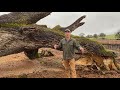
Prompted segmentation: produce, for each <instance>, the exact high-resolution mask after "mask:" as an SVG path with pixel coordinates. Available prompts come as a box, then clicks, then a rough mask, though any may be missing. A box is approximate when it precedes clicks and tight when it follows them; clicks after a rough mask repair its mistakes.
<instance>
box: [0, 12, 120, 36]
mask: <svg viewBox="0 0 120 90" xmlns="http://www.w3.org/2000/svg"><path fill="white" fill-rule="evenodd" d="M6 13H8V12H0V15H2V14H6ZM82 15H86V16H87V17H86V19H84V20H83V21H85V22H86V23H85V24H84V25H83V26H82V27H79V28H78V29H76V30H75V31H74V32H73V34H74V35H79V34H80V33H85V34H86V35H87V34H94V33H97V34H99V33H101V32H103V33H106V34H112V33H115V32H117V31H118V30H119V29H120V12H53V13H52V14H51V15H49V16H47V17H46V18H44V19H42V20H40V21H39V22H37V24H46V25H47V26H48V27H50V28H53V27H54V26H56V25H61V26H63V27H64V26H68V25H70V24H71V23H73V22H74V21H75V20H76V19H78V18H79V17H80V16H82Z"/></svg>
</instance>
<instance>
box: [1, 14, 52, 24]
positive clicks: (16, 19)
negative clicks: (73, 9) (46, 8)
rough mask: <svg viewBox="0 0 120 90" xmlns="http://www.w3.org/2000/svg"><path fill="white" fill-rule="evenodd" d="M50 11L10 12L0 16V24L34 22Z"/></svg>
mask: <svg viewBox="0 0 120 90" xmlns="http://www.w3.org/2000/svg"><path fill="white" fill-rule="evenodd" d="M50 13H51V12H12V13H9V14H5V15H2V16H0V24H5V23H17V24H20V23H21V24H34V23H36V22H37V21H39V20H40V19H42V18H44V17H46V16H48V15H50Z"/></svg>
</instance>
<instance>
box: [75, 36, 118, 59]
mask: <svg viewBox="0 0 120 90" xmlns="http://www.w3.org/2000/svg"><path fill="white" fill-rule="evenodd" d="M76 39H77V40H78V41H79V43H80V45H81V46H82V47H84V48H85V49H87V51H88V52H90V53H92V54H96V55H98V56H103V57H113V58H115V57H116V54H115V53H114V52H112V51H108V50H106V49H105V47H104V46H103V45H102V44H101V43H99V42H97V41H93V40H90V39H87V38H84V37H81V38H76Z"/></svg>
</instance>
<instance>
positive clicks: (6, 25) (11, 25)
mask: <svg viewBox="0 0 120 90" xmlns="http://www.w3.org/2000/svg"><path fill="white" fill-rule="evenodd" d="M21 26H27V25H26V24H17V23H5V24H0V27H6V28H9V27H11V28H14V27H21Z"/></svg>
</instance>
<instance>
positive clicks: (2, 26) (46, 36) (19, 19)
mask: <svg viewBox="0 0 120 90" xmlns="http://www.w3.org/2000/svg"><path fill="white" fill-rule="evenodd" d="M50 13H51V12H12V13H10V14H6V15H2V16H0V57H1V56H6V55H10V54H15V53H19V52H24V53H25V55H26V56H27V57H28V58H29V59H34V58H38V57H39V55H38V49H39V48H43V47H48V48H53V46H54V44H58V43H59V41H60V40H61V39H62V38H64V30H65V29H67V28H68V29H70V30H71V31H74V30H75V29H76V28H78V27H80V26H82V25H83V24H84V23H85V22H81V21H82V20H83V19H84V18H85V17H86V16H82V17H80V18H79V19H77V20H76V21H75V22H74V23H73V24H71V25H69V26H67V27H61V26H59V25H58V26H56V27H54V28H53V29H50V28H47V26H46V25H36V24H35V23H36V22H37V21H39V20H40V19H42V18H44V17H46V16H48V15H50ZM72 37H73V38H75V39H76V40H77V41H79V43H80V44H81V46H83V47H84V48H85V49H86V50H87V51H88V52H89V55H92V56H94V55H96V56H98V57H102V58H103V59H106V58H112V59H113V60H114V59H115V57H116V54H115V53H114V52H111V51H107V50H106V49H105V48H104V47H103V46H102V45H101V44H100V43H97V42H95V41H91V40H89V39H86V38H80V37H76V36H72ZM100 61H102V62H103V60H102V59H101V60H100ZM95 62H96V61H95ZM97 63H99V62H97ZM102 64H103V63H102ZM98 66H99V67H101V65H99V64H98ZM102 66H104V65H102Z"/></svg>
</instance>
